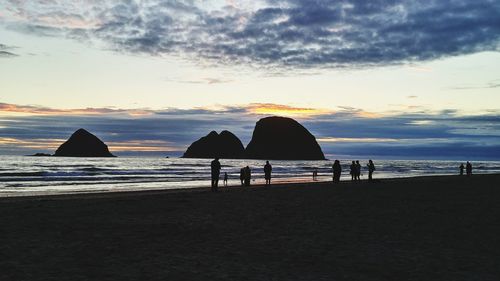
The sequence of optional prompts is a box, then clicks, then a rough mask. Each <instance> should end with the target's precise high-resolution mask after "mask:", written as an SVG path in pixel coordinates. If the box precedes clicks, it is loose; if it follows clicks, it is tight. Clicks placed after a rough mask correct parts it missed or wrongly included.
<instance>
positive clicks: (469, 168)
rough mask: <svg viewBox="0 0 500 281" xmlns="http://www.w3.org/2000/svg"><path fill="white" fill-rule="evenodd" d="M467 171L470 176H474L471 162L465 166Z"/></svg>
mask: <svg viewBox="0 0 500 281" xmlns="http://www.w3.org/2000/svg"><path fill="white" fill-rule="evenodd" d="M465 171H466V172H467V175H468V176H470V175H472V164H471V163H470V162H469V161H467V164H466V165H465Z"/></svg>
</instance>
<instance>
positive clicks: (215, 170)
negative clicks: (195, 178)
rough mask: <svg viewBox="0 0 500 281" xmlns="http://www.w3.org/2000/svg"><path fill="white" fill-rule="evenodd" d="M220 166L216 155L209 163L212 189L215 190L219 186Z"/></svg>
mask: <svg viewBox="0 0 500 281" xmlns="http://www.w3.org/2000/svg"><path fill="white" fill-rule="evenodd" d="M220 168H221V166H220V162H219V158H218V157H216V158H215V159H214V160H213V161H212V163H210V169H211V172H212V191H217V188H218V187H219V176H220Z"/></svg>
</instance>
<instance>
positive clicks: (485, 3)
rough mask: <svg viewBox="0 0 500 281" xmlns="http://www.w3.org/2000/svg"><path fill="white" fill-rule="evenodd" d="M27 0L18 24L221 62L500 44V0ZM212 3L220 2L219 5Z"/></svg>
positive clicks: (334, 61)
mask: <svg viewBox="0 0 500 281" xmlns="http://www.w3.org/2000/svg"><path fill="white" fill-rule="evenodd" d="M217 3H218V2H216V1H208V2H206V1H195V0H146V1H140V2H137V1H129V0H122V1H109V0H108V1H94V0H86V1H76V0H73V1H60V0H54V1H30V2H29V3H28V2H27V1H19V0H2V1H0V7H3V8H4V9H5V10H6V12H5V14H6V16H4V17H5V18H6V19H7V20H6V21H7V22H9V24H10V26H11V27H12V28H15V29H18V30H23V31H25V32H31V33H36V34H41V35H55V34H59V35H64V36H67V37H70V38H75V39H78V40H87V41H90V42H101V43H104V44H106V45H107V46H108V47H111V48H114V49H115V50H117V51H124V52H130V53H143V54H150V55H154V56H164V55H173V56H178V57H182V58H187V59H190V60H192V61H200V60H204V61H206V62H211V63H213V64H215V65H228V64H230V65H233V64H239V65H245V66H255V67H265V68H266V69H268V70H269V71H272V69H276V68H283V67H286V68H289V69H296V70H300V69H310V68H331V67H350V68H352V67H367V66H368V67H369V66H384V65H392V64H402V63H412V62H419V61H427V60H435V59H439V58H444V57H450V56H458V55H464V54H472V53H476V52H482V51H499V50H500V3H499V2H498V1H494V0H477V1H462V0H441V1H417V2H416V1H410V0H374V1H365V0H343V1H333V0H322V1H318V0H312V1H311V0H267V1H256V2H255V3H254V5H242V4H241V5H239V3H236V2H235V3H233V4H231V5H225V6H224V5H217ZM210 4H212V5H210Z"/></svg>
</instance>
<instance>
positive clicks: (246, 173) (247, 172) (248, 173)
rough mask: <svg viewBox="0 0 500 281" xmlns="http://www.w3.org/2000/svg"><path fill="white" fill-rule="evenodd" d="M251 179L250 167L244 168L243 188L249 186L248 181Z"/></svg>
mask: <svg viewBox="0 0 500 281" xmlns="http://www.w3.org/2000/svg"><path fill="white" fill-rule="evenodd" d="M251 179H252V170H250V167H248V166H246V167H245V186H250V180H251Z"/></svg>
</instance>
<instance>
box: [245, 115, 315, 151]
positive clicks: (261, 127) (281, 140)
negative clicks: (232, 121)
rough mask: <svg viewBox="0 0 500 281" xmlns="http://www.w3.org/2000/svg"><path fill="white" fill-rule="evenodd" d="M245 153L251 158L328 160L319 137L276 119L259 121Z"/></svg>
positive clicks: (291, 122)
mask: <svg viewBox="0 0 500 281" xmlns="http://www.w3.org/2000/svg"><path fill="white" fill-rule="evenodd" d="M245 154H246V157H247V158H249V159H270V160H271V159H272V160H325V155H324V154H323V151H321V147H320V146H319V144H318V142H317V141H316V138H315V137H314V136H313V135H312V134H311V133H310V132H309V131H308V130H307V129H306V128H304V126H302V125H301V124H299V122H297V121H295V120H293V119H291V118H285V117H276V116H274V117H266V118H263V119H260V120H259V121H258V122H257V124H256V125H255V129H254V131H253V136H252V140H251V141H250V143H249V144H248V146H247V148H246V150H245Z"/></svg>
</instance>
